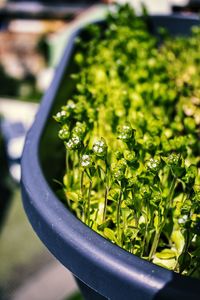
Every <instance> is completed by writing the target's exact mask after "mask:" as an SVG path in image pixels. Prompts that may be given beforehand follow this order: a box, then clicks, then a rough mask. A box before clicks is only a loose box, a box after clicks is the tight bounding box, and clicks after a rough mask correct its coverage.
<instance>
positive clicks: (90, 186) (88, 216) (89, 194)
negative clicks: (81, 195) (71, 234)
mask: <svg viewBox="0 0 200 300" xmlns="http://www.w3.org/2000/svg"><path fill="white" fill-rule="evenodd" d="M91 191H92V181H91V180H90V185H89V191H88V201H87V204H88V205H87V224H88V225H90V196H91Z"/></svg>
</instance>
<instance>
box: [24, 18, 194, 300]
mask: <svg viewBox="0 0 200 300" xmlns="http://www.w3.org/2000/svg"><path fill="white" fill-rule="evenodd" d="M151 20H152V22H151V25H152V30H153V31H154V32H155V34H156V28H158V27H160V26H162V27H166V28H167V29H168V30H169V31H170V32H171V33H173V34H174V35H176V34H184V35H185V34H186V35H187V34H189V32H190V27H191V26H192V25H199V19H198V17H196V18H195V17H187V18H185V17H180V16H179V17H176V16H162V17H159V16H157V17H152V19H151ZM80 33H81V32H80V30H78V31H77V32H74V33H73V34H72V36H71V39H70V42H69V43H68V45H67V47H66V49H65V52H64V55H63V57H62V60H61V63H60V64H59V66H58V68H57V72H56V75H55V78H54V80H53V82H52V84H51V86H50V88H49V89H48V91H47V93H46V95H45V97H44V100H43V101H42V104H41V107H40V110H39V112H38V115H37V117H36V120H35V123H34V125H33V127H32V129H31V130H30V132H29V134H28V136H27V140H26V144H25V149H24V153H23V159H22V196H23V202H24V208H25V211H26V213H27V215H28V218H29V220H30V223H31V224H32V226H33V228H34V230H35V231H36V233H37V234H38V236H39V237H40V239H41V240H42V241H43V243H44V244H45V245H46V246H47V248H48V249H49V250H50V251H51V252H52V253H53V254H54V255H55V257H57V259H58V260H59V261H60V262H61V263H62V264H63V265H64V266H66V268H68V269H69V270H70V271H71V272H72V273H73V274H74V275H75V276H76V277H77V278H78V279H79V280H81V282H82V283H81V284H80V286H81V287H84V288H83V290H84V292H85V295H86V298H87V299H94V300H96V299H105V298H108V299H114V300H123V299H126V300H128V299H137V300H139V299H142V300H143V299H146V300H150V299H176V300H177V299H182V300H183V299H187V300H188V299H190V300H192V299H195V300H196V299H199V298H200V281H199V280H195V279H191V278H188V277H183V276H180V275H178V274H176V273H174V272H172V271H168V270H166V269H163V268H161V267H159V266H156V265H154V264H152V263H150V262H148V261H145V260H143V259H140V258H138V257H136V256H134V255H132V254H130V253H128V252H126V251H124V250H123V249H121V248H119V247H118V246H116V245H113V244H112V243H110V242H109V241H107V240H106V239H104V238H103V237H101V236H100V235H98V234H97V233H95V232H94V231H92V230H91V229H90V228H89V227H87V226H86V225H85V224H83V223H82V222H81V221H79V220H78V219H77V218H76V217H75V216H74V215H73V214H72V213H71V212H70V211H69V210H68V209H67V208H66V207H65V206H64V204H63V203H62V202H61V201H60V200H59V199H58V198H57V197H56V195H55V193H54V191H55V190H56V188H57V187H58V186H55V185H54V183H53V179H54V178H56V179H60V180H61V181H62V175H63V174H62V172H63V171H64V149H63V148H64V147H63V145H62V143H61V142H60V141H59V139H58V138H57V128H56V125H55V121H54V120H53V119H52V115H53V114H55V113H56V112H57V111H58V109H59V107H60V106H61V105H62V103H64V102H65V101H66V99H67V98H68V97H70V95H71V94H72V93H73V85H72V82H71V81H70V77H69V74H70V73H71V72H72V71H73V64H72V63H71V57H72V55H73V53H74V51H75V45H74V40H75V38H76V37H77V35H79V34H80ZM81 34H84V31H83V32H82V33H81ZM83 36H84V35H83ZM83 283H84V284H86V285H84V284H83Z"/></svg>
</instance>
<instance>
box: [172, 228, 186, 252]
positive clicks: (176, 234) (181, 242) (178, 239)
mask: <svg viewBox="0 0 200 300" xmlns="http://www.w3.org/2000/svg"><path fill="white" fill-rule="evenodd" d="M171 240H172V242H173V243H174V244H175V247H176V250H177V252H178V253H179V254H180V253H182V251H183V249H184V246H185V239H184V236H183V235H182V233H181V231H180V230H174V231H173V232H172V235H171Z"/></svg>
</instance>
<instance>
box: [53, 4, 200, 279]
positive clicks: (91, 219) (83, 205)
mask: <svg viewBox="0 0 200 300" xmlns="http://www.w3.org/2000/svg"><path fill="white" fill-rule="evenodd" d="M146 20H147V19H146V18H136V17H135V16H134V12H133V10H132V8H130V7H129V6H127V5H125V6H120V7H119V9H118V11H117V12H116V13H115V14H114V15H113V14H111V15H109V17H108V19H107V30H105V31H104V32H102V31H101V30H100V28H99V25H91V26H89V27H88V29H87V30H88V36H89V37H92V39H88V40H87V41H84V40H83V41H81V42H80V41H79V43H78V47H77V49H78V50H77V52H76V54H75V63H76V67H77V73H76V74H72V78H73V79H74V89H73V98H72V99H69V100H68V101H67V102H66V103H65V105H64V106H62V107H61V109H60V111H59V112H58V113H57V114H56V115H55V116H54V119H55V120H56V121H57V122H58V124H59V131H58V136H59V138H60V139H61V140H62V141H63V143H64V145H65V149H66V174H65V177H64V190H65V195H66V201H67V205H68V206H70V208H71V210H72V211H74V213H75V214H76V216H77V217H78V218H80V219H81V220H82V221H83V222H85V223H86V224H87V225H88V226H90V227H91V228H92V229H94V230H96V231H97V232H98V233H99V234H101V235H102V236H104V237H106V238H108V239H109V240H111V241H112V242H114V243H116V244H117V245H119V246H121V247H122V248H124V249H125V250H127V251H129V252H131V253H133V254H135V255H137V256H140V257H142V258H144V259H148V260H149V261H151V262H154V263H156V264H158V265H160V266H163V267H166V268H168V269H171V270H174V271H176V272H179V273H183V274H188V275H189V274H192V275H193V276H196V277H200V272H199V269H200V261H199V245H200V231H199V229H200V188H199V187H200V169H199V165H200V140H199V136H200V127H199V126H200V100H199V99H200V80H199V77H200V64H199V57H198V56H199V52H200V30H199V28H194V29H193V33H192V36H191V37H187V38H183V37H182V38H181V37H179V38H176V39H175V40H174V39H173V38H171V37H170V36H168V35H166V36H165V37H164V35H162V39H163V42H162V44H160V39H159V40H158V38H157V37H154V36H152V34H151V33H150V32H149V31H148V28H149V24H148V23H147V22H146ZM158 44H159V45H160V46H159V47H158ZM116 49H117V51H116ZM150 79H151V80H150ZM186 262H187V264H186Z"/></svg>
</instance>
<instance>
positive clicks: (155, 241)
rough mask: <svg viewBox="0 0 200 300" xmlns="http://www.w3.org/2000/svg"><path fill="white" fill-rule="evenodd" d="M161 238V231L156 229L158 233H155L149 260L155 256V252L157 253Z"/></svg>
mask: <svg viewBox="0 0 200 300" xmlns="http://www.w3.org/2000/svg"><path fill="white" fill-rule="evenodd" d="M159 238H160V231H156V233H155V235H154V239H153V243H152V246H151V250H150V253H149V260H151V259H152V257H153V256H154V254H155V253H156V249H157V247H158V242H159Z"/></svg>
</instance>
